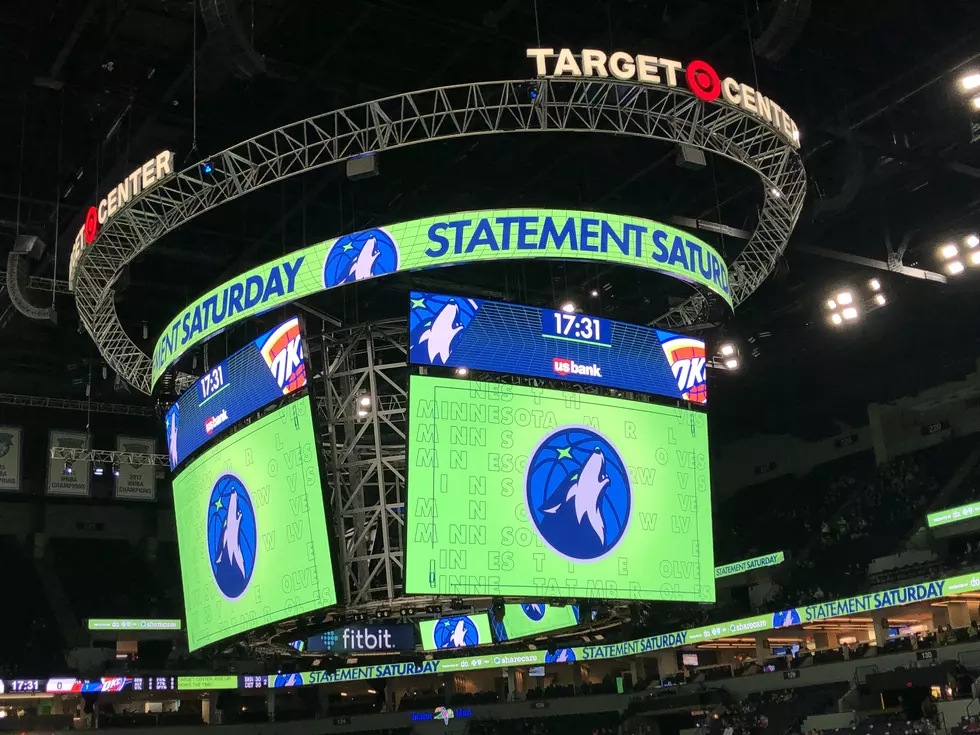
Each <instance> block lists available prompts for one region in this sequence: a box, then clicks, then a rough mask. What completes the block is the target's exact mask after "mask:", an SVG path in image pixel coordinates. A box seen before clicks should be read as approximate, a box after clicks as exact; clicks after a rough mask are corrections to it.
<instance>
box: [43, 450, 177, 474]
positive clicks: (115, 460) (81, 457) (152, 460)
mask: <svg viewBox="0 0 980 735" xmlns="http://www.w3.org/2000/svg"><path fill="white" fill-rule="evenodd" d="M51 459H63V460H65V461H66V462H104V463H105V464H123V463H125V464H128V465H132V466H133V467H144V466H146V465H154V466H156V467H167V468H168V469H169V468H170V457H169V456H167V455H166V454H146V453H144V452H115V451H110V450H108V449H69V448H68V447H52V448H51Z"/></svg>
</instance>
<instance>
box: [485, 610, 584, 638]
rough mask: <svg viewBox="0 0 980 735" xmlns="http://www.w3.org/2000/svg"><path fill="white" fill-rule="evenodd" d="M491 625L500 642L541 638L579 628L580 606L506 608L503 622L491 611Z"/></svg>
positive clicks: (502, 618)
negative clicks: (547, 634) (565, 629)
mask: <svg viewBox="0 0 980 735" xmlns="http://www.w3.org/2000/svg"><path fill="white" fill-rule="evenodd" d="M490 623H491V624H492V625H493V634H494V637H496V639H497V641H498V642H500V643H503V642H504V641H512V640H514V639H515V638H526V637H527V636H539V635H543V634H545V633H550V632H552V631H555V630H561V629H563V628H570V627H572V626H573V625H578V605H552V604H550V603H544V602H529V603H526V604H523V605H516V604H515V605H504V614H503V616H501V618H500V619H498V618H497V616H496V615H494V613H493V608H491V609H490Z"/></svg>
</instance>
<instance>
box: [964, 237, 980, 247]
mask: <svg viewBox="0 0 980 735" xmlns="http://www.w3.org/2000/svg"><path fill="white" fill-rule="evenodd" d="M977 245H980V237H977V236H976V235H967V236H966V246H967V247H968V248H975V247H976V246H977Z"/></svg>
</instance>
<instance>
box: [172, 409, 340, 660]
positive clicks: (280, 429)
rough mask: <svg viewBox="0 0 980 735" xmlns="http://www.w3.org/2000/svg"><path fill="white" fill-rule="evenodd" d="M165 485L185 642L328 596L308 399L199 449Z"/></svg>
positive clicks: (327, 555) (284, 614)
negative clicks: (170, 498) (169, 488)
mask: <svg viewBox="0 0 980 735" xmlns="http://www.w3.org/2000/svg"><path fill="white" fill-rule="evenodd" d="M173 492H174V512H175V516H176V520H177V541H178V545H179V548H180V570H181V576H182V577H183V585H184V607H185V611H186V615H185V617H186V620H187V639H188V644H189V646H190V649H191V650H195V649H197V648H200V647H201V646H204V645H207V644H208V643H213V642H214V641H219V640H221V639H223V638H227V637H228V636H232V635H236V634H238V633H241V632H243V631H246V630H251V629H252V628H255V627H257V626H260V625H265V624H267V623H272V622H275V621H277V620H282V619H284V618H289V617H292V616H294V615H299V614H302V613H305V612H309V611H311V610H316V609H319V608H321V607H326V606H328V605H333V604H334V603H335V602H336V601H337V596H336V589H335V585H334V574H333V561H332V559H331V552H330V544H329V541H328V535H327V522H326V516H325V513H324V507H323V494H322V490H321V486H320V468H319V463H318V459H317V438H316V434H315V432H314V429H313V418H312V415H311V412H310V400H309V399H308V398H306V397H303V398H300V399H298V400H295V401H293V402H292V403H288V404H286V405H285V406H283V407H281V408H278V409H276V410H275V411H273V412H272V413H270V414H268V415H267V416H264V417H262V418H261V419H258V420H257V421H255V422H254V423H252V424H250V425H249V426H247V427H245V428H243V429H241V430H240V431H237V432H236V433H234V434H232V435H231V436H229V437H228V438H226V439H224V440H223V441H221V442H219V443H218V444H216V445H215V446H213V447H211V448H210V449H208V450H206V451H205V452H204V454H202V455H201V456H200V457H198V458H197V459H195V460H194V461H192V462H191V463H190V464H189V465H187V467H186V468H185V469H184V470H183V471H181V472H180V473H178V474H177V476H176V477H175V478H174V481H173Z"/></svg>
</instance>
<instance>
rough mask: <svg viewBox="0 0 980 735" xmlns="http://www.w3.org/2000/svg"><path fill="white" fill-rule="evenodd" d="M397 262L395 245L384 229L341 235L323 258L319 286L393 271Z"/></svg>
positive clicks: (358, 279)
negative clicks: (321, 282)
mask: <svg viewBox="0 0 980 735" xmlns="http://www.w3.org/2000/svg"><path fill="white" fill-rule="evenodd" d="M398 262H399V253H398V246H397V245H396V244H395V241H394V239H392V237H391V235H389V234H388V233H387V232H385V231H384V230H382V229H380V228H379V229H374V230H365V231H364V232H358V233H356V234H353V235H344V236H343V237H341V238H340V239H338V240H337V242H335V243H334V244H333V246H331V248H330V252H329V253H327V258H326V260H325V261H324V262H323V287H324V288H333V287H334V286H339V285H341V284H342V283H353V282H354V281H363V280H366V279H368V278H374V277H375V276H382V275H384V274H385V273H394V272H395V271H397V270H398Z"/></svg>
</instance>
